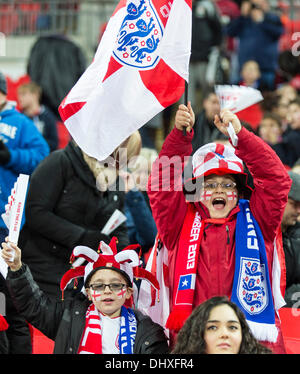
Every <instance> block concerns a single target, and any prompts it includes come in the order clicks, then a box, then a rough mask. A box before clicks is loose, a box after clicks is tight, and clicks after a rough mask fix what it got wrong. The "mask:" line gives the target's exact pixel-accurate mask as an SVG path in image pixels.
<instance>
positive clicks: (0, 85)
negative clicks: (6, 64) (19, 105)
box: [0, 71, 7, 95]
mask: <svg viewBox="0 0 300 374" xmlns="http://www.w3.org/2000/svg"><path fill="white" fill-rule="evenodd" d="M0 91H1V92H2V93H4V95H7V83H6V78H5V76H4V74H3V73H1V71H0Z"/></svg>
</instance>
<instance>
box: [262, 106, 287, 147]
mask: <svg viewBox="0 0 300 374" xmlns="http://www.w3.org/2000/svg"><path fill="white" fill-rule="evenodd" d="M257 134H258V136H259V137H260V138H262V139H263V140H264V141H265V142H266V143H268V144H269V145H270V146H273V145H275V144H277V143H279V142H280V141H281V135H282V128H281V120H280V117H278V116H276V114H274V113H264V116H263V118H262V120H261V122H260V124H259V126H258V128H257Z"/></svg>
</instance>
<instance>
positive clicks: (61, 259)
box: [19, 141, 128, 298]
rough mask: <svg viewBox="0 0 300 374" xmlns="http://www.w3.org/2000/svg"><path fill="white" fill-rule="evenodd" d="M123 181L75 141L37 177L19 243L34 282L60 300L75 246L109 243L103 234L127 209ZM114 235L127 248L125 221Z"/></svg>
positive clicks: (54, 155)
mask: <svg viewBox="0 0 300 374" xmlns="http://www.w3.org/2000/svg"><path fill="white" fill-rule="evenodd" d="M116 157H117V156H116ZM115 160H116V158H115ZM118 183H119V180H118V179H117V172H116V169H114V168H105V167H104V166H103V164H101V163H99V162H98V161H97V160H96V159H94V158H93V157H89V156H88V155H87V154H86V153H84V152H83V151H82V150H81V149H80V148H79V147H78V146H77V145H76V144H75V142H73V141H71V142H70V143H69V144H68V145H67V147H66V148H64V149H60V150H57V151H56V152H52V153H51V154H50V155H49V157H47V159H45V160H44V161H43V162H42V163H41V164H40V165H39V167H38V168H37V169H36V170H35V172H34V173H33V174H32V177H31V182H30V186H29V190H28V195H27V204H26V207H25V215H26V223H25V225H24V227H23V230H22V231H21V233H20V240H19V243H20V246H22V248H23V258H24V261H25V262H26V263H27V264H28V265H29V266H30V269H31V271H32V273H33V276H34V279H35V281H36V282H37V283H38V284H39V286H40V288H41V289H42V290H43V291H44V292H46V293H47V294H48V295H49V296H52V297H55V298H57V297H59V296H60V289H59V282H60V279H61V277H62V275H63V274H64V273H65V272H66V271H67V270H68V269H69V258H70V255H71V253H72V250H73V248H74V247H75V246H77V245H84V246H88V247H90V248H92V249H93V250H95V251H97V249H98V246H99V243H100V241H101V240H103V241H104V242H106V243H109V241H110V239H111V238H110V237H109V236H108V235H105V234H103V233H101V230H102V228H103V227H104V225H105V224H106V222H107V221H108V219H109V218H110V217H111V215H112V214H113V213H114V211H115V210H116V209H118V210H120V211H124V201H125V193H124V190H123V189H122V188H120V187H119V184H118ZM113 235H116V236H118V238H119V244H118V247H119V246H122V247H125V246H126V245H127V244H128V235H127V229H126V224H125V223H123V224H122V225H120V226H119V227H118V228H116V229H115V231H114V232H113ZM68 292H70V293H72V292H73V290H69V291H68V290H66V295H67V294H68Z"/></svg>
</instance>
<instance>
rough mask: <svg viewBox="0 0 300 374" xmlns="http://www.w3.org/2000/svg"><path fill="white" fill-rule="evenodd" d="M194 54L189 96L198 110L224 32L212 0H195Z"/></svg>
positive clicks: (191, 65) (192, 54)
mask: <svg viewBox="0 0 300 374" xmlns="http://www.w3.org/2000/svg"><path fill="white" fill-rule="evenodd" d="M192 17H193V18H192V51H191V52H192V53H191V60H190V79H189V95H190V100H191V103H192V105H194V107H195V108H196V109H197V108H198V105H197V102H198V98H197V96H198V94H199V93H201V91H204V92H205V90H206V88H207V86H208V85H209V84H214V82H208V81H207V68H208V66H210V67H212V65H213V62H215V61H213V60H216V57H217V55H218V54H219V51H218V48H219V47H220V46H221V44H222V40H223V32H222V24H221V19H220V16H219V13H218V10H217V8H216V6H215V4H214V2H213V1H211V0H194V1H193V15H192Z"/></svg>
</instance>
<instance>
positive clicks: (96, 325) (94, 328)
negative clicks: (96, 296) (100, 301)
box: [78, 304, 137, 354]
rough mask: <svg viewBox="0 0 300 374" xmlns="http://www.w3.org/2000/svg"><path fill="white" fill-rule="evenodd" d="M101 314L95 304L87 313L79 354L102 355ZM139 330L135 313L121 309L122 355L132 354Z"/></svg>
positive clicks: (120, 343) (120, 338)
mask: <svg viewBox="0 0 300 374" xmlns="http://www.w3.org/2000/svg"><path fill="white" fill-rule="evenodd" d="M101 325H102V324H101V314H100V313H99V311H98V310H97V308H96V307H95V305H94V304H91V305H90V306H89V307H88V309H87V311H86V323H85V329H84V332H83V335H82V339H81V342H80V345H79V349H78V354H102V353H103V352H102V326H101ZM136 330H137V322H136V318H135V315H134V312H133V311H132V310H131V309H130V308H125V307H124V306H122V308H121V322H120V333H119V347H120V353H121V354H132V353H133V347H134V342H135V335H136Z"/></svg>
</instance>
